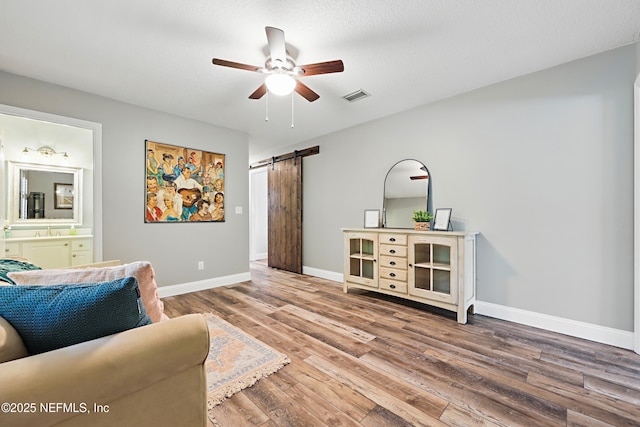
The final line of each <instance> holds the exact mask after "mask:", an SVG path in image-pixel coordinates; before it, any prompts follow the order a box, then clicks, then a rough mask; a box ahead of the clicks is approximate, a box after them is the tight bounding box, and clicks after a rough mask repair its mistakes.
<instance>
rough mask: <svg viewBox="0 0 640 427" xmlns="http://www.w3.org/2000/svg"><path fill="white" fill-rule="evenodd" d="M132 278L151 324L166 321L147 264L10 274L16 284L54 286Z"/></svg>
mask: <svg viewBox="0 0 640 427" xmlns="http://www.w3.org/2000/svg"><path fill="white" fill-rule="evenodd" d="M129 276H133V277H135V278H136V279H138V284H139V285H140V292H141V294H142V301H143V302H144V307H145V308H146V310H147V314H148V315H149V318H151V321H152V322H158V321H160V320H163V319H166V318H167V317H166V316H164V304H163V303H162V301H161V300H160V297H159V296H158V285H157V284H156V280H155V272H154V271H153V267H152V266H151V263H150V262H148V261H138V262H132V263H130V264H124V265H117V266H113V267H100V268H92V267H88V268H82V269H59V270H56V269H52V270H48V269H47V270H39V271H24V272H15V273H10V274H9V277H10V278H11V280H13V281H14V282H15V283H16V284H17V285H56V284H71V283H88V282H106V281H109V280H115V279H122V278H123V277H129Z"/></svg>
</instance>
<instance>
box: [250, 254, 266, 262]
mask: <svg viewBox="0 0 640 427" xmlns="http://www.w3.org/2000/svg"><path fill="white" fill-rule="evenodd" d="M268 256H269V255H268V254H267V253H266V252H259V253H257V254H253V255H252V256H251V261H260V260H262V259H267V257H268Z"/></svg>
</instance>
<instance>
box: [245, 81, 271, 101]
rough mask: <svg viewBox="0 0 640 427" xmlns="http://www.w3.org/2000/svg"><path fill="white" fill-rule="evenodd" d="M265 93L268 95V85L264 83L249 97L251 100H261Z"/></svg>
mask: <svg viewBox="0 0 640 427" xmlns="http://www.w3.org/2000/svg"><path fill="white" fill-rule="evenodd" d="M265 93H267V85H266V84H264V83H263V84H262V85H260V87H259V88H258V89H256V90H255V91H254V92H253V93H252V94H251V95H249V99H260V98H262V97H263V96H264V94H265Z"/></svg>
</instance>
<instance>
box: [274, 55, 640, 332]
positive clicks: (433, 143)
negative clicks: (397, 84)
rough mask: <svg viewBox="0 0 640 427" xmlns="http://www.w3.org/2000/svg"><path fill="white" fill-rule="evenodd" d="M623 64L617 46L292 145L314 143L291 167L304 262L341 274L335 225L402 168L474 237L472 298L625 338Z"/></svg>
mask: <svg viewBox="0 0 640 427" xmlns="http://www.w3.org/2000/svg"><path fill="white" fill-rule="evenodd" d="M635 56H636V47H635V45H634V46H627V47H623V48H620V49H616V50H612V51H609V52H605V53H603V54H599V55H595V56H592V57H588V58H585V59H582V60H579V61H575V62H572V63H568V64H565V65H561V66H558V67H555V68H552V69H548V70H544V71H540V72H537V73H534V74H530V75H526V76H523V77H520V78H516V79H513V80H510V81H506V82H503V83H500V84H496V85H493V86H490V87H486V88H482V89H479V90H476V91H473V92H470V93H467V94H463V95H459V96H456V97H453V98H450V99H447V100H444V101H442V102H438V103H434V104H430V105H426V106H424V107H421V108H418V109H414V110H411V111H407V112H404V113H401V114H398V115H395V116H391V117H387V118H384V119H381V120H376V121H374V122H371V123H367V124H364V125H361V126H358V127H355V128H351V129H347V130H343V131H340V132H336V133H334V134H331V135H327V136H324V137H321V138H318V139H315V140H312V141H307V142H305V143H304V144H300V145H299V148H304V147H307V146H315V145H319V146H320V154H318V155H316V156H311V157H307V158H305V160H304V162H305V164H304V229H303V232H304V237H303V239H304V254H303V257H304V258H303V263H304V265H305V266H308V267H312V268H317V269H321V270H327V271H333V272H341V271H342V253H343V252H342V239H341V228H343V227H362V225H363V211H364V209H376V208H377V209H381V208H382V189H383V181H384V177H385V174H386V172H387V170H388V168H389V167H391V166H392V165H393V164H394V163H395V162H396V161H398V160H401V159H405V158H414V159H416V160H419V161H421V162H424V163H425V164H426V165H427V167H428V168H429V171H430V172H431V177H432V191H433V193H432V194H433V206H434V207H435V208H437V207H451V208H453V221H454V227H455V228H456V229H466V230H477V231H479V232H481V235H480V236H479V240H478V251H477V253H478V255H477V262H478V267H477V269H478V281H477V287H478V299H479V300H481V301H484V302H489V303H494V304H499V305H504V306H508V307H513V308H518V309H522V310H527V311H531V312H536V313H542V314H548V315H552V316H558V317H561V318H566V319H573V320H577V321H582V322H587V323H591V324H596V325H601V326H606V327H611V328H615V329H620V330H626V331H632V330H633V82H634V80H635V74H636V69H635V64H636V58H635ZM471 72H472V71H471ZM425 84H428V78H426V77H425ZM373 96H374V97H375V92H374V93H373ZM372 99H373V98H372ZM359 102H367V100H366V99H365V100H362V101H359ZM353 108H358V107H357V103H356V104H353ZM274 154H279V153H274Z"/></svg>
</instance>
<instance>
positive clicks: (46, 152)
mask: <svg viewBox="0 0 640 427" xmlns="http://www.w3.org/2000/svg"><path fill="white" fill-rule="evenodd" d="M32 151H33V152H38V153H40V155H42V156H45V157H53V156H57V155H60V156H63V157H65V158H68V157H69V155H68V154H67V152H66V151H62V152H60V153H58V152H57V151H56V150H54V149H53V148H51V147H49V146H48V145H43V146H42V147H40V148H38V149H37V150H36V149H33V148H29V147H24V150H22V152H23V153H24V154H28V153H29V152H32Z"/></svg>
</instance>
